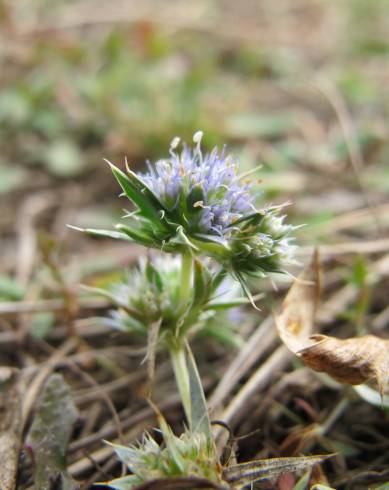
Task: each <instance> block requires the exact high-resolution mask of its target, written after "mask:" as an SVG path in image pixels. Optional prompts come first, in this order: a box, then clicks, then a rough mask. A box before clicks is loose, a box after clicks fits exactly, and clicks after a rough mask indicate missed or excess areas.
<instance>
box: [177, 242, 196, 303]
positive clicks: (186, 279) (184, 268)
mask: <svg viewBox="0 0 389 490" xmlns="http://www.w3.org/2000/svg"><path fill="white" fill-rule="evenodd" d="M192 277H193V258H192V255H191V254H190V252H184V253H183V254H182V264H181V290H180V300H181V301H180V303H181V309H182V310H183V311H185V310H186V308H187V306H188V301H189V298H190V292H191V288H192Z"/></svg>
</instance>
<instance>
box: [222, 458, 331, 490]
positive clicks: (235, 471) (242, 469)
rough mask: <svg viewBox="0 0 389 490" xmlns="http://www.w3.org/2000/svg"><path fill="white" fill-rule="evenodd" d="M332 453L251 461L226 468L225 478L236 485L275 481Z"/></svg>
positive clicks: (322, 459) (320, 460) (308, 466)
mask: <svg viewBox="0 0 389 490" xmlns="http://www.w3.org/2000/svg"><path fill="white" fill-rule="evenodd" d="M330 456H332V455H318V456H301V457H290V458H271V459H262V460H257V461H249V462H248V463H241V464H237V465H233V466H230V467H228V468H226V469H225V470H224V472H223V476H224V478H225V479H226V480H227V481H228V482H230V483H233V484H234V485H239V487H238V488H240V485H248V484H250V483H254V482H261V481H275V480H276V479H277V478H278V477H279V476H280V475H283V474H285V473H289V472H299V471H302V470H305V469H307V468H310V467H312V466H313V465H315V464H317V463H321V462H322V461H324V460H325V459H327V458H328V457H330Z"/></svg>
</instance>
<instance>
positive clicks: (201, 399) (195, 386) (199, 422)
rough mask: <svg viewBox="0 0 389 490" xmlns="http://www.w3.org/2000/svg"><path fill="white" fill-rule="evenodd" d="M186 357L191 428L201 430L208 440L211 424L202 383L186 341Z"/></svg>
mask: <svg viewBox="0 0 389 490" xmlns="http://www.w3.org/2000/svg"><path fill="white" fill-rule="evenodd" d="M186 358H187V366H188V373H189V385H190V398H191V424H190V427H191V430H192V431H193V432H202V433H203V434H205V435H206V436H207V438H208V440H209V441H211V440H212V435H211V424H210V421H209V416H208V409H207V403H206V400H205V395H204V389H203V385H202V384H201V379H200V376H199V372H198V370H197V366H196V362H195V360H194V357H193V354H192V351H191V349H190V347H189V344H188V343H186Z"/></svg>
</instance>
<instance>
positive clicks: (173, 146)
mask: <svg viewBox="0 0 389 490" xmlns="http://www.w3.org/2000/svg"><path fill="white" fill-rule="evenodd" d="M179 143H180V138H179V136H176V137H174V138H173V139H172V141H171V143H170V149H171V150H175V149H176V148H177V146H178V145H179Z"/></svg>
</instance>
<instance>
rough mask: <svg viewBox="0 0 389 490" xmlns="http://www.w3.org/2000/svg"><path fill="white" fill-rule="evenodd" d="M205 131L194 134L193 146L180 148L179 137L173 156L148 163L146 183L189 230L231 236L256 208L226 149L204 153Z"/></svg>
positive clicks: (172, 152)
mask: <svg viewBox="0 0 389 490" xmlns="http://www.w3.org/2000/svg"><path fill="white" fill-rule="evenodd" d="M201 138H202V132H201V131H199V132H197V133H196V134H195V135H194V138H193V139H194V142H195V144H196V145H195V147H194V148H193V149H191V148H188V147H187V146H186V145H184V147H183V150H182V152H181V153H178V152H177V151H176V148H177V146H178V144H179V138H174V140H173V141H172V144H171V146H170V158H168V159H164V160H159V161H158V162H156V164H155V165H151V164H150V163H148V169H149V172H148V173H147V174H145V175H141V178H142V180H143V182H144V183H145V184H146V185H147V186H148V188H149V189H150V190H151V191H152V192H153V193H154V194H155V195H156V196H157V197H158V199H159V200H160V201H161V203H162V204H163V205H164V207H165V208H166V209H167V210H168V211H169V212H170V213H173V214H175V215H176V220H177V221H179V222H180V224H182V225H183V226H184V227H185V228H186V230H187V231H188V232H189V233H202V234H210V235H219V236H225V235H228V234H229V233H230V231H231V227H233V225H234V222H236V221H237V220H238V219H239V218H241V217H242V216H244V215H245V214H246V213H248V212H250V211H252V210H253V209H254V206H253V196H252V195H251V193H250V185H249V184H248V183H245V182H242V179H241V178H240V176H239V174H238V170H239V169H238V166H237V164H236V163H235V162H234V160H233V158H232V157H231V156H230V155H226V153H225V149H224V148H223V150H222V151H221V152H219V151H218V149H217V148H214V149H213V151H212V152H211V153H206V154H205V155H203V153H202V151H201Z"/></svg>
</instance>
